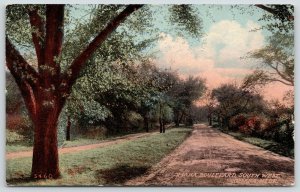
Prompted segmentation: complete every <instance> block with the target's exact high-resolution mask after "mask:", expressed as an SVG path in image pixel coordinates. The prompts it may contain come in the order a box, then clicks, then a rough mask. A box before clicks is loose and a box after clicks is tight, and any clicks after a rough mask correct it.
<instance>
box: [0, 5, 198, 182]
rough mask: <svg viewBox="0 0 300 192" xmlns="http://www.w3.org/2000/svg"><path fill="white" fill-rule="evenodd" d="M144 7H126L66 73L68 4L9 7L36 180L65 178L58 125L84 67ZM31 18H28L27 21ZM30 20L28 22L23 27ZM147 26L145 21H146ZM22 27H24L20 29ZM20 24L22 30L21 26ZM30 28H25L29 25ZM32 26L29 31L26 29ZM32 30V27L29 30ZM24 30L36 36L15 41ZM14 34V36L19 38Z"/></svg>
mask: <svg viewBox="0 0 300 192" xmlns="http://www.w3.org/2000/svg"><path fill="white" fill-rule="evenodd" d="M176 6H179V8H180V9H175V10H173V11H174V13H177V14H181V13H182V12H184V13H186V14H184V16H183V17H178V20H179V21H181V20H182V19H183V20H186V18H189V17H191V16H193V15H194V13H192V12H190V10H189V9H187V8H188V6H187V7H181V6H180V5H176ZM141 7H143V5H123V6H121V8H122V9H121V10H118V11H116V15H115V16H114V17H112V18H108V19H107V18H106V21H107V22H106V24H105V25H104V26H103V28H102V29H101V28H99V31H98V32H97V33H96V34H95V36H94V37H93V38H91V39H88V44H87V46H86V47H85V48H84V49H83V50H81V51H80V52H79V54H78V55H76V56H74V57H71V61H70V64H69V65H68V66H67V67H66V69H65V70H62V66H61V62H60V61H61V60H60V59H61V56H62V48H63V42H64V39H63V37H64V19H65V5H38V6H37V5H26V6H24V5H10V6H8V7H7V33H6V65H7V67H8V69H9V70H10V72H11V74H12V75H13V76H14V78H15V81H16V83H17V84H18V87H19V89H20V91H21V94H22V97H23V99H24V101H25V104H26V108H27V110H28V114H29V116H30V118H31V120H32V122H33V125H34V147H33V160H32V171H31V176H32V177H34V178H49V177H51V178H58V177H59V176H60V171H59V161H58V150H57V122H58V118H59V115H60V112H61V110H62V108H63V106H64V104H65V102H66V99H67V98H68V96H69V94H70V93H71V90H72V86H73V85H74V83H75V81H76V80H77V78H78V76H79V74H80V71H81V69H82V68H83V67H84V66H85V63H86V62H87V61H88V59H89V58H90V57H91V56H92V54H93V53H94V52H95V51H96V50H97V48H98V47H100V46H101V45H102V44H103V42H104V41H105V40H106V39H107V38H108V37H109V35H110V34H111V33H112V32H114V31H115V30H116V29H117V28H118V27H119V26H120V24H121V23H123V21H124V20H126V19H127V18H128V17H129V16H130V15H131V14H132V13H134V12H136V11H137V10H139V9H140V8H141ZM26 19H28V20H26ZM22 21H24V23H22ZM140 22H142V21H140ZM18 24H19V25H21V28H19V27H18ZM179 24H180V25H185V24H188V25H189V27H188V29H189V30H190V31H191V32H192V33H194V34H195V31H196V32H197V31H198V30H194V31H193V30H192V29H197V28H199V26H200V25H199V21H195V22H193V20H190V21H189V22H188V23H182V22H179ZM16 26H17V27H16ZM24 26H25V27H24ZM26 26H27V28H26ZM28 26H29V27H28ZM18 29H22V30H23V29H28V30H27V31H25V30H24V31H22V32H21V34H22V33H24V32H29V33H31V38H30V37H29V36H28V35H25V36H21V35H19V36H18V37H19V38H13V36H14V34H16V32H15V31H18ZM13 33H14V34H13ZM19 39H22V40H24V41H25V42H27V45H28V44H29V45H30V46H31V45H33V47H34V50H35V53H36V56H37V62H36V64H34V63H31V64H29V63H28V61H27V60H26V59H25V57H24V55H23V56H22V52H24V50H22V49H19V50H18V47H16V46H15V45H14V43H17V44H18V43H19V42H18V40H19Z"/></svg>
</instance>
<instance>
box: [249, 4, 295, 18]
mask: <svg viewBox="0 0 300 192" xmlns="http://www.w3.org/2000/svg"><path fill="white" fill-rule="evenodd" d="M255 6H256V7H258V8H261V9H263V10H265V11H267V12H269V13H271V14H273V15H278V12H277V11H276V10H274V9H272V8H270V7H267V6H265V5H263V4H255ZM286 17H287V19H288V20H290V21H293V20H294V15H291V14H289V15H287V16H286Z"/></svg>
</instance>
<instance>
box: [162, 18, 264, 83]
mask: <svg viewBox="0 0 300 192" xmlns="http://www.w3.org/2000/svg"><path fill="white" fill-rule="evenodd" d="M254 28H259V25H258V24H256V23H255V22H253V21H251V20H249V21H248V22H247V24H246V25H245V26H242V25H241V24H240V23H238V22H236V21H230V20H223V21H220V22H218V23H215V24H213V25H212V26H211V28H210V29H209V31H208V32H207V34H206V36H205V38H204V42H205V43H204V44H203V45H201V46H199V47H191V46H190V45H189V43H188V42H187V41H186V40H185V39H183V38H181V37H177V38H173V37H171V36H170V35H168V34H161V37H162V38H161V40H160V41H159V44H158V46H159V50H160V52H161V54H162V56H161V57H160V58H159V60H158V63H159V65H160V66H161V67H164V68H169V67H171V68H172V69H175V70H178V72H179V73H181V74H182V75H201V76H205V77H206V78H207V83H208V84H210V85H212V86H214V87H215V86H217V85H218V84H220V83H224V82H226V81H230V80H233V79H235V77H236V78H241V77H242V76H243V75H246V74H248V73H250V72H251V70H250V67H249V66H245V65H244V64H243V63H244V61H242V60H240V57H242V56H244V55H245V54H246V53H247V52H249V51H251V50H254V49H258V48H260V47H262V46H263V44H264V36H263V35H262V33H261V32H260V31H258V32H250V30H251V29H254Z"/></svg>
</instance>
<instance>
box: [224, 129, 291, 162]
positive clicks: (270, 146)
mask: <svg viewBox="0 0 300 192" xmlns="http://www.w3.org/2000/svg"><path fill="white" fill-rule="evenodd" d="M225 133H227V134H228V135H231V136H233V137H234V138H236V139H238V140H241V141H245V142H247V143H250V144H252V145H256V146H258V147H261V148H264V149H267V150H269V151H272V152H274V153H277V154H279V155H283V156H287V157H291V158H294V153H293V151H294V150H293V149H292V150H290V149H288V148H287V147H285V146H283V145H281V144H280V143H277V142H275V141H270V140H265V139H261V138H257V137H251V136H247V135H244V134H242V133H239V132H231V131H226V132H225Z"/></svg>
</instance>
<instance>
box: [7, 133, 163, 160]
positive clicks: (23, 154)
mask: <svg viewBox="0 0 300 192" xmlns="http://www.w3.org/2000/svg"><path fill="white" fill-rule="evenodd" d="M153 134H158V132H150V133H136V134H130V135H126V136H123V137H116V138H114V139H111V140H108V141H103V142H100V143H96V144H90V145H83V146H77V147H66V148H59V149H58V153H59V154H64V153H76V152H79V151H85V150H89V149H95V148H99V147H106V146H109V145H114V144H118V143H122V142H125V141H130V140H134V139H138V138H141V137H146V136H149V135H153ZM31 156H32V150H30V151H20V152H11V153H6V159H7V160H9V159H16V158H21V157H31Z"/></svg>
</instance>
